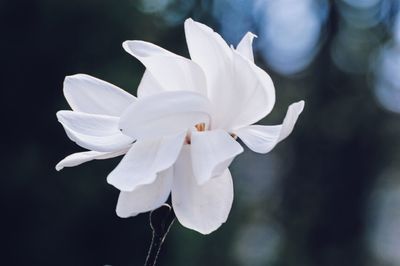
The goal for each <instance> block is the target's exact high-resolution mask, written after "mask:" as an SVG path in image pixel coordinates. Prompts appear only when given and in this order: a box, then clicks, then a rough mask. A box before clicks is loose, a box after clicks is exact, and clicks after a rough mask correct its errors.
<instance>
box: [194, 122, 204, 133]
mask: <svg viewBox="0 0 400 266" xmlns="http://www.w3.org/2000/svg"><path fill="white" fill-rule="evenodd" d="M195 127H196V129H197V131H200V132H201V131H206V123H200V124H197V125H195Z"/></svg>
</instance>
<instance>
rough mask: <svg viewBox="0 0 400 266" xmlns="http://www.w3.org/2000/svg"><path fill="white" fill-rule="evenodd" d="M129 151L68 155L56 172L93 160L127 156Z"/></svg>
mask: <svg viewBox="0 0 400 266" xmlns="http://www.w3.org/2000/svg"><path fill="white" fill-rule="evenodd" d="M127 151H128V149H124V150H120V151H116V152H98V151H85V152H77V153H73V154H71V155H68V156H67V157H65V158H64V159H62V160H61V161H60V162H59V163H58V164H57V165H56V170H57V171H60V170H61V169H63V168H64V167H73V166H77V165H80V164H83V163H86V162H89V161H92V160H102V159H109V158H114V157H117V156H120V155H123V154H125V153H126V152H127Z"/></svg>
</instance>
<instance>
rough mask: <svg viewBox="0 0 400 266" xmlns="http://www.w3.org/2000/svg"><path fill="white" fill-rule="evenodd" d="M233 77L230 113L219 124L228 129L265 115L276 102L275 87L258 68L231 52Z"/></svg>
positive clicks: (246, 124)
mask: <svg viewBox="0 0 400 266" xmlns="http://www.w3.org/2000/svg"><path fill="white" fill-rule="evenodd" d="M232 69H233V72H234V74H233V80H234V85H233V87H232V88H231V94H232V95H234V96H233V97H231V102H230V103H229V104H230V106H231V108H230V114H229V115H228V116H226V117H225V120H224V121H223V123H222V124H221V127H223V128H225V129H227V130H228V131H231V130H234V129H237V128H241V127H244V126H248V125H251V124H254V123H255V122H257V121H259V120H261V119H262V118H264V117H265V116H266V115H268V114H269V113H270V112H271V110H272V108H273V106H274V104H275V88H274V84H273V83H272V80H271V78H270V76H269V75H268V74H267V73H266V72H265V71H264V70H262V69H261V68H259V67H258V66H256V65H255V64H253V63H252V62H250V61H249V60H247V59H246V58H244V57H243V56H241V55H240V54H238V52H236V51H234V53H233V68H232Z"/></svg>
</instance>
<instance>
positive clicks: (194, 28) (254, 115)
mask: <svg viewBox="0 0 400 266" xmlns="http://www.w3.org/2000/svg"><path fill="white" fill-rule="evenodd" d="M185 33H186V41H187V44H188V48H189V52H190V56H191V58H192V60H193V61H195V62H196V63H198V64H199V65H200V66H201V67H202V69H203V71H204V73H205V74H206V79H207V85H208V86H209V88H208V93H209V98H210V101H211V102H212V103H213V104H214V106H215V108H216V110H215V111H214V112H213V121H212V125H211V126H212V128H213V129H216V128H221V129H226V130H231V129H236V128H240V127H243V126H248V125H251V124H253V123H255V122H257V121H259V120H260V119H262V118H263V117H265V116H266V115H267V114H268V113H269V112H270V111H271V110H272V108H273V106H274V104H275V89H274V86H273V83H272V80H271V78H270V77H269V75H268V74H267V73H265V72H264V71H263V70H262V69H260V68H259V67H257V66H256V65H255V64H254V63H253V62H251V61H250V60H248V59H247V58H245V57H244V56H242V55H241V54H240V53H239V52H238V51H236V50H233V49H230V48H229V47H228V45H227V44H226V43H225V41H224V40H223V39H222V38H221V36H220V35H218V34H217V33H215V32H214V31H213V30H212V29H211V28H208V27H207V26H205V25H203V24H201V23H198V22H194V21H193V20H191V19H188V20H186V22H185ZM243 46H244V45H241V47H243ZM242 49H244V48H240V50H242Z"/></svg>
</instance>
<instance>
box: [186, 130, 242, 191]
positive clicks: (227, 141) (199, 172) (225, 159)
mask: <svg viewBox="0 0 400 266" xmlns="http://www.w3.org/2000/svg"><path fill="white" fill-rule="evenodd" d="M242 152H243V148H242V146H241V145H240V144H239V143H238V142H237V141H236V140H235V139H233V137H232V136H231V135H229V134H228V133H227V132H226V131H223V130H213V131H204V132H192V135H191V156H192V165H193V174H194V176H195V178H196V180H197V183H198V184H199V185H202V184H204V183H206V182H207V181H208V180H210V179H211V178H212V177H216V176H220V175H222V174H223V173H224V172H225V170H226V169H227V168H228V166H229V165H230V164H231V162H232V161H233V159H234V158H235V157H236V156H237V155H238V154H240V153H242Z"/></svg>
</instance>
